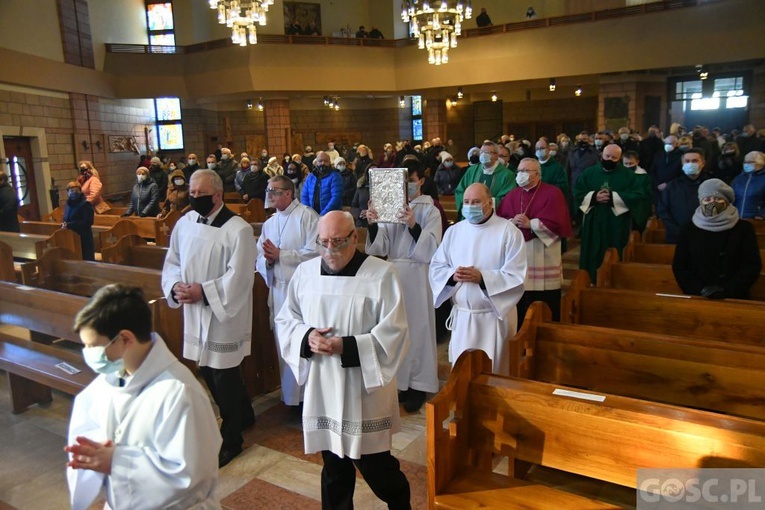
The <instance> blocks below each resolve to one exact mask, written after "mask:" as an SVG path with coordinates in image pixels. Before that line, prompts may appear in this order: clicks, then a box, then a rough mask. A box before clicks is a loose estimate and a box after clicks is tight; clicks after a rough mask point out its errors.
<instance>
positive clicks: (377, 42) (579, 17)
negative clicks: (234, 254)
mask: <svg viewBox="0 0 765 510" xmlns="http://www.w3.org/2000/svg"><path fill="white" fill-rule="evenodd" d="M724 1H726V0H664V1H663V2H650V3H644V4H641V5H633V6H629V7H620V8H618V9H608V10H604V11H593V12H585V13H579V14H567V15H565V16H553V17H551V18H540V19H531V20H528V21H519V22H516V23H506V24H504V25H492V26H489V27H483V28H471V29H468V30H463V32H462V36H461V37H466V38H471V37H482V36H486V35H494V34H504V33H507V32H516V31H519V30H530V29H535V28H550V27H560V26H564V25H575V24H579V23H591V22H594V21H603V20H609V19H615V18H625V17H630V16H639V15H643V14H653V13H657V12H664V11H670V10H675V9H683V8H687V7H697V6H704V5H708V4H713V3H719V2H724ZM258 43H260V44H308V45H318V46H361V47H373V48H403V47H405V46H411V45H414V44H417V40H416V39H411V38H407V39H357V38H355V37H325V36H313V35H279V34H264V35H259V36H258ZM229 46H235V44H234V43H233V42H231V39H230V38H226V39H216V40H214V41H206V42H203V43H198V44H192V45H189V46H149V45H145V44H107V45H106V52H107V53H156V54H186V53H199V52H202V51H208V50H215V49H219V48H227V47H229Z"/></svg>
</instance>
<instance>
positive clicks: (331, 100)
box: [324, 96, 340, 110]
mask: <svg viewBox="0 0 765 510" xmlns="http://www.w3.org/2000/svg"><path fill="white" fill-rule="evenodd" d="M338 99H339V98H338V97H337V96H331V97H330V96H324V106H326V107H327V108H329V109H330V110H339V109H340V102H339V101H338Z"/></svg>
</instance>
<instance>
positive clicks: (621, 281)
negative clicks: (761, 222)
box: [597, 245, 765, 301]
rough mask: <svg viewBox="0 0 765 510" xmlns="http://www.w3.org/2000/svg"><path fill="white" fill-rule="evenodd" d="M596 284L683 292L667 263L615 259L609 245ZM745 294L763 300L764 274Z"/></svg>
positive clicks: (648, 290)
mask: <svg viewBox="0 0 765 510" xmlns="http://www.w3.org/2000/svg"><path fill="white" fill-rule="evenodd" d="M666 246H673V245H666ZM673 247H674V246H673ZM597 286H598V287H603V288H607V289H626V290H642V291H646V292H659V293H663V294H683V291H682V289H680V286H679V285H678V284H677V280H675V274H674V273H673V271H672V266H671V265H667V264H645V263H642V262H619V252H617V251H616V249H615V248H609V249H608V250H607V251H606V254H605V255H604V257H603V263H602V264H601V265H600V267H599V268H598V282H597ZM749 297H750V299H753V300H755V301H765V274H760V277H759V279H758V280H757V281H756V282H755V284H754V285H753V286H752V288H751V289H750V294H749Z"/></svg>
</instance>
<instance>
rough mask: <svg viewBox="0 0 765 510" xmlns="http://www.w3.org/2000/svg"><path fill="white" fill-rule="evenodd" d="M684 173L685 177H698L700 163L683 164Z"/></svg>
mask: <svg viewBox="0 0 765 510" xmlns="http://www.w3.org/2000/svg"><path fill="white" fill-rule="evenodd" d="M683 173H684V174H685V175H696V174H697V173H699V164H698V163H683Z"/></svg>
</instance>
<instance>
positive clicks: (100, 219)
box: [93, 212, 180, 246]
mask: <svg viewBox="0 0 765 510" xmlns="http://www.w3.org/2000/svg"><path fill="white" fill-rule="evenodd" d="M178 218H180V213H177V212H175V213H171V214H168V215H167V216H165V217H164V218H161V219H157V218H141V217H138V216H127V217H124V218H123V217H121V216H114V215H110V214H97V215H96V216H95V218H94V220H93V221H94V223H93V224H94V225H99V226H104V227H113V226H114V225H116V224H117V222H119V221H129V222H131V223H133V224H134V225H135V227H136V229H137V234H138V235H139V236H141V237H143V238H144V239H153V240H154V241H155V242H156V243H157V245H158V246H167V244H168V242H169V240H170V234H171V232H172V229H173V227H174V226H175V223H176V222H177V221H178Z"/></svg>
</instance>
